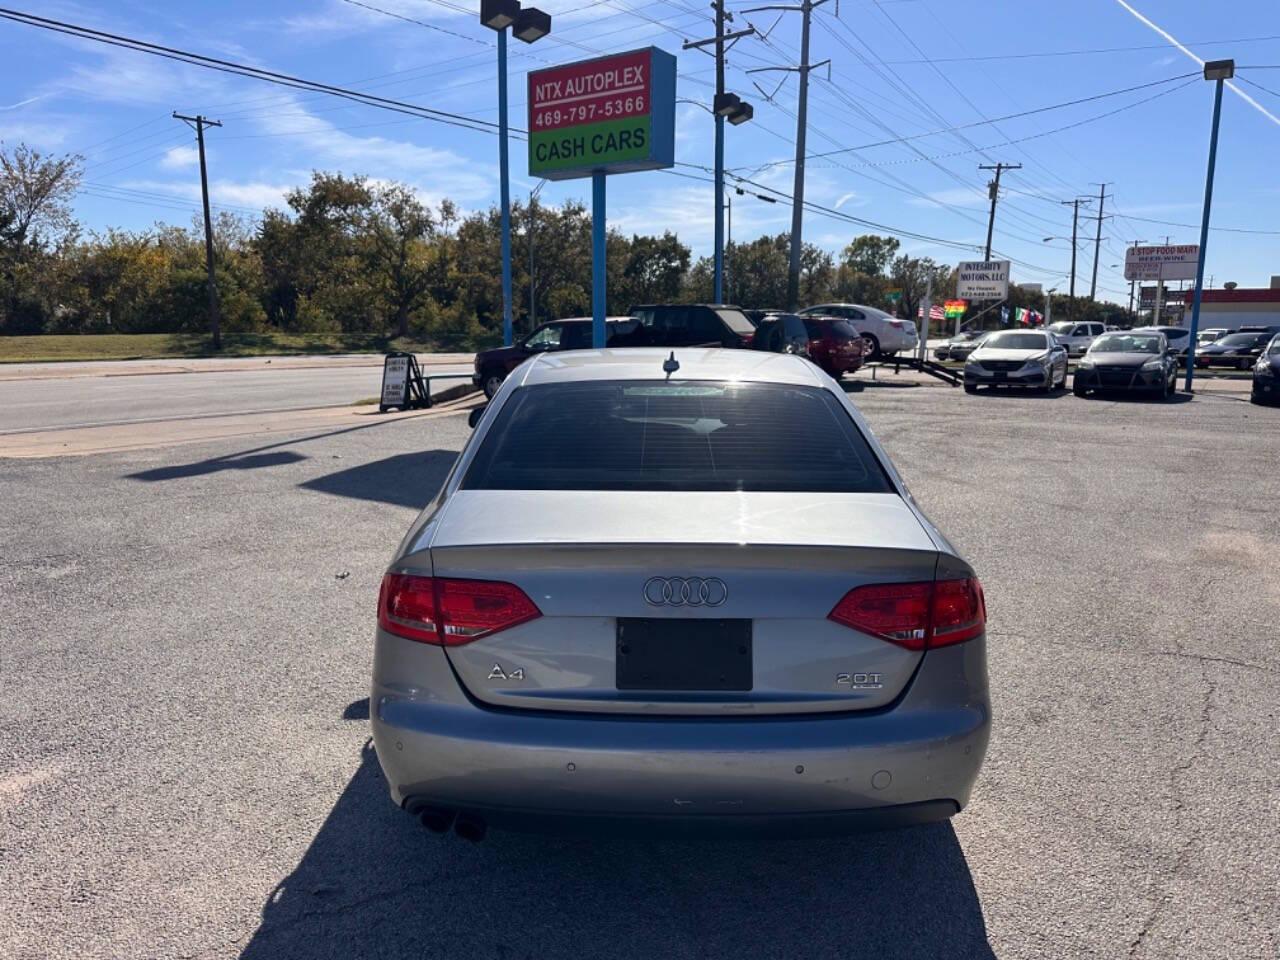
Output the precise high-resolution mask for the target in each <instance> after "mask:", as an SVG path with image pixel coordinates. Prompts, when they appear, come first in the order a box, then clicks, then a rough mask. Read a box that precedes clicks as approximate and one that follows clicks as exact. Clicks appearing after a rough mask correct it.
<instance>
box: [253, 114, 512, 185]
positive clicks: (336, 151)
mask: <svg viewBox="0 0 1280 960" xmlns="http://www.w3.org/2000/svg"><path fill="white" fill-rule="evenodd" d="M281 112H282V113H287V114H288V116H283V117H276V118H263V119H260V120H258V121H257V123H258V126H259V128H260V129H261V130H262V131H263V132H266V133H272V134H281V133H287V134H289V138H288V139H289V146H290V148H291V153H292V155H294V156H297V155H298V154H299V153H301V154H302V155H305V156H306V157H307V158H308V159H309V160H310V162H311V166H312V168H313V169H317V170H335V169H340V170H343V171H344V172H346V173H349V174H363V175H365V176H368V177H371V178H378V179H382V180H399V181H402V182H404V183H407V184H409V185H410V186H412V187H414V188H415V189H416V190H417V191H418V192H419V195H420V196H421V198H422V199H423V200H424V202H430V203H433V204H434V203H435V202H437V201H438V200H440V199H442V198H444V197H449V198H450V199H452V200H455V201H457V202H458V203H461V204H464V205H465V204H467V203H473V202H485V201H488V199H489V198H490V195H491V194H492V193H493V192H494V185H495V184H496V182H497V175H496V171H494V170H493V169H492V167H491V166H490V165H489V164H485V163H477V162H476V161H475V160H473V159H470V158H468V157H464V156H462V155H461V154H459V153H456V152H454V151H453V150H450V149H447V148H443V147H426V146H420V145H419V144H416V143H413V142H411V141H408V140H396V139H391V138H388V137H382V136H355V135H353V134H351V133H347V132H345V131H343V130H340V129H338V127H337V126H336V125H335V124H334V123H332V122H331V121H329V120H327V119H324V118H323V117H320V116H317V115H316V114H314V113H311V112H309V111H308V110H307V109H306V107H305V106H303V104H302V103H301V102H300V101H298V100H296V99H295V100H294V102H293V105H292V108H283V109H282V110H281ZM423 124H424V126H427V128H428V129H431V130H432V131H433V133H434V132H436V131H438V130H440V129H441V128H439V127H438V125H436V124H430V122H429V121H423ZM459 135H460V136H461V135H462V134H461V133H459ZM469 136H473V137H474V136H477V135H474V134H472V135H469ZM478 137H479V138H483V141H482V142H487V143H493V140H492V139H491V138H488V137H485V136H484V135H483V134H480V135H478ZM447 139H448V138H447V137H446V142H447ZM494 147H495V149H494V151H493V153H494V160H495V161H496V160H497V156H496V155H497V149H496V143H494ZM519 149H520V147H519V145H513V153H515V155H516V156H517V158H518V156H519V153H518V151H519ZM494 165H496V163H495V164H494Z"/></svg>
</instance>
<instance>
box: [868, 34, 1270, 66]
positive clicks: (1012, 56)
mask: <svg viewBox="0 0 1280 960" xmlns="http://www.w3.org/2000/svg"><path fill="white" fill-rule="evenodd" d="M1268 40H1280V35H1275V36H1269V37H1235V38H1233V39H1230V40H1192V41H1189V42H1187V43H1186V46H1188V47H1208V46H1214V45H1217V44H1228V43H1231V44H1235V43H1264V42H1266V41H1268ZM1168 49H1169V44H1167V43H1149V44H1142V45H1140V46H1133V47H1095V48H1093V49H1089V50H1047V51H1040V52H1037V53H992V54H984V55H982V56H976V57H922V58H920V59H916V60H886V61H885V62H886V63H891V64H893V65H894V66H902V65H904V64H911V63H975V62H978V61H983V60H1029V59H1034V58H1038V57H1079V56H1086V55H1091V54H1103V53H1129V52H1132V51H1138V50H1168ZM1237 69H1242V68H1237Z"/></svg>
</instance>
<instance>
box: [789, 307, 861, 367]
mask: <svg viewBox="0 0 1280 960" xmlns="http://www.w3.org/2000/svg"><path fill="white" fill-rule="evenodd" d="M803 319H804V325H805V328H806V329H807V330H808V331H809V359H810V360H812V361H813V362H814V363H816V364H817V365H818V366H820V367H821V368H822V369H823V370H825V371H826V372H827V373H828V374H829V375H830V376H832V377H834V378H835V379H837V380H839V379H840V377H841V376H843V375H844V374H846V373H853V372H854V371H855V370H857V369H858V368H859V367H861V366H862V362H863V360H864V359H866V358H865V357H864V356H863V350H864V347H865V346H866V341H864V340H863V339H862V335H861V334H860V333H858V331H857V329H856V328H855V327H854V325H853V324H852V323H850V322H849V321H848V320H843V319H841V318H840V317H809V316H806V317H804V318H803Z"/></svg>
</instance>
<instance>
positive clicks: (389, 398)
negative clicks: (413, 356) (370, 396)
mask: <svg viewBox="0 0 1280 960" xmlns="http://www.w3.org/2000/svg"><path fill="white" fill-rule="evenodd" d="M408 386H409V358H408V357H407V356H401V357H387V358H386V359H385V360H384V361H383V363H382V402H381V404H380V406H381V407H382V409H383V410H385V409H387V408H388V407H403V406H404V405H405V403H406V402H407V401H408V396H407V392H408Z"/></svg>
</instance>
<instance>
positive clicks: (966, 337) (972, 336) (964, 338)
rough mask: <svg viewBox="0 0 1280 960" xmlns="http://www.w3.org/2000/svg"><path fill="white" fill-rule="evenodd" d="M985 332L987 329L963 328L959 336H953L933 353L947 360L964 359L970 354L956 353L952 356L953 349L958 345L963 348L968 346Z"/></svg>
mask: <svg viewBox="0 0 1280 960" xmlns="http://www.w3.org/2000/svg"><path fill="white" fill-rule="evenodd" d="M985 332H986V331H984V330H961V331H960V333H959V334H958V335H957V336H954V337H952V338H951V339H950V340H948V341H947V342H946V343H944V344H942V346H940V347H938V348H937V349H936V350H934V351H933V355H934V357H935V358H936V359H938V360H946V359H948V358H950V359H952V360H963V359H965V357H967V356H968V354H963V355H956V356H954V357H953V356H951V351H952V349H953V348H954V347H957V346H958V347H962V348H965V347H968V345H969V344H970V343H971V342H972V341H974V340H977V339H978V338H979V337H980V336H982V335H983V333H985Z"/></svg>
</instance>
